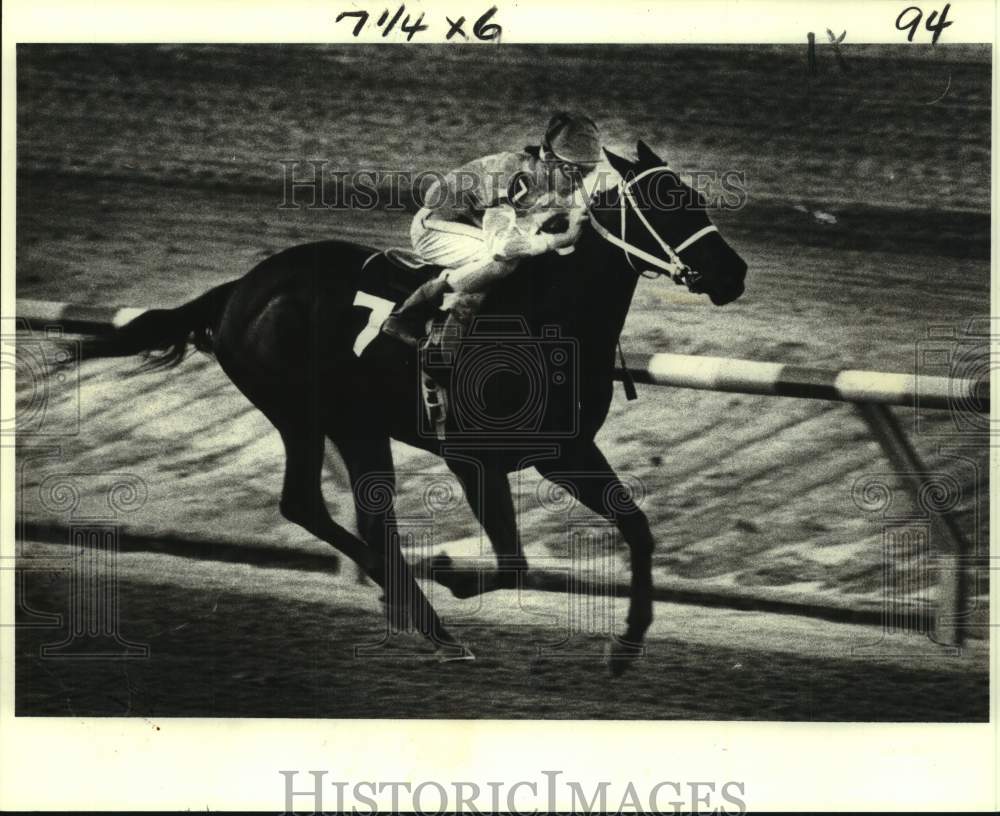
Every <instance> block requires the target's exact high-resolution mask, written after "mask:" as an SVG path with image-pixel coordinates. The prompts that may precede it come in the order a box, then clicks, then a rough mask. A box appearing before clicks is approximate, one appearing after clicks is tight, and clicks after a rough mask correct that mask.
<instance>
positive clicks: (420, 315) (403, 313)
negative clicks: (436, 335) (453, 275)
mask: <svg viewBox="0 0 1000 816" xmlns="http://www.w3.org/2000/svg"><path fill="white" fill-rule="evenodd" d="M451 291H452V288H451V285H450V284H449V283H448V281H447V280H445V279H443V278H440V277H437V278H432V279H431V280H429V281H426V282H425V283H422V284H421V285H420V286H418V287H417V289H416V290H415V291H414V292H413V294H412V295H410V296H409V297H408V298H407V299H406V300H404V301H403V303H402V305H400V306H399V308H397V309H396V310H395V311H393V313H392V314H390V315H389V317H388V318H386V320H385V322H384V323H383V324H382V331H383V332H384V333H385V334H388V335H389V336H390V337H395V338H397V339H398V340H402V341H403V342H404V343H406V344H407V345H410V346H419V345H420V342H421V340H423V338H424V337H426V336H427V321H428V320H430V319H431V318H432V317H434V315H435V314H437V312H438V310H439V309H440V308H441V299H442V298H443V297H444V296H445V295H446V294H448V293H449V292H451Z"/></svg>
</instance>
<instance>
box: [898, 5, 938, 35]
mask: <svg viewBox="0 0 1000 816" xmlns="http://www.w3.org/2000/svg"><path fill="white" fill-rule="evenodd" d="M950 9H951V3H947V4H945V7H944V8H943V9H942V10H941V15H940V17H939V16H938V13H937V12H936V11H932V12H931V13H930V14H928V15H927V22H926V23H924V27H925V28H926V29H927V30H928V31H930V32H931V33H932V37H931V45H934V44H935V43H936V42H937V41H938V37H940V36H941V32H942V31H944V30H945V29H946V28H947V27H948V26H950V25H951V22H950V21H949V20H948V11H949V10H950ZM923 16H924V13H923V11H922V10H921V9H920V7H919V6H907V7H906V8H905V9H903V10H902V11H901V12H900V13H899V16H898V17H897V18H896V28H898V29H899V30H900V31H906V29H910V33H909V34H907V35H906V41H907V42H913V38H914V37H915V36H916V34H917V29H919V28H920V20H921V19H922V18H923Z"/></svg>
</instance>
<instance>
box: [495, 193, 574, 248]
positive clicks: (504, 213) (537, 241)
mask: <svg viewBox="0 0 1000 816" xmlns="http://www.w3.org/2000/svg"><path fill="white" fill-rule="evenodd" d="M567 215H568V228H567V229H566V231H564V232H557V233H547V232H541V231H540V224H539V222H538V219H537V218H532V217H518V214H517V211H516V210H515V209H514V208H513V207H511V206H510V205H509V204H501V205H498V206H496V207H491V208H490V209H489V210H487V211H486V212H485V213H484V214H483V233H484V234H485V236H486V244H487V247H488V251H489V253H490V256H491V257H492V258H493V259H494V260H498V261H508V260H514V259H515V258H525V257H530V256H532V255H541V254H543V253H545V252H549V251H550V250H553V249H561V248H563V247H568V246H572V245H573V244H574V243H575V242H576V239H577V238H578V237H579V234H580V227H581V225H582V223H583V219H582V218H580V217H579V215H578V214H576V213H572V212H571V213H568V214H567ZM584 217H585V216H584Z"/></svg>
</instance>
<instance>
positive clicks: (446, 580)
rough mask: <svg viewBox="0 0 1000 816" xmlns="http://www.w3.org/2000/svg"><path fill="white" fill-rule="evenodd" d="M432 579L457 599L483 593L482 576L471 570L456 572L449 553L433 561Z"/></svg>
mask: <svg viewBox="0 0 1000 816" xmlns="http://www.w3.org/2000/svg"><path fill="white" fill-rule="evenodd" d="M430 567H431V577H432V578H433V579H434V580H435V581H437V582H438V583H439V584H441V585H442V586H443V587H445V588H447V589H449V590H451V594H452V595H454V596H455V597H456V598H463V599H464V598H472V597H473V596H475V595H481V594H482V592H483V589H482V585H481V583H482V581H481V576H480V574H479V573H478V572H475V571H470V570H456V569H455V562H454V561H452V560H451V556H450V555H448V554H447V553H440V554H438V555H435V556H434V557H433V558H432V559H431V564H430Z"/></svg>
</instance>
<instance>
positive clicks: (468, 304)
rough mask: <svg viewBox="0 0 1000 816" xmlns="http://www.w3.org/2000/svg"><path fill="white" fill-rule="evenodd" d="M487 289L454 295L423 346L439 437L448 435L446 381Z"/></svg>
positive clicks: (427, 400)
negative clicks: (440, 321)
mask: <svg viewBox="0 0 1000 816" xmlns="http://www.w3.org/2000/svg"><path fill="white" fill-rule="evenodd" d="M485 297H486V295H485V294H483V293H477V294H468V293H464V292H459V293H457V294H456V295H454V296H453V297H451V298H450V303H449V304H448V306H447V312H448V316H447V318H446V319H445V320H444V322H443V323H437V324H435V325H433V326H432V327H431V330H430V334H429V335H428V336H427V342H426V343H425V344H424V345H423V346H422V347H421V350H420V352H421V385H422V392H423V398H424V408H425V410H426V411H427V419H428V420H429V422H430V424H431V426H432V427H433V428H434V429H435V433H436V435H437V438H438V439H441V440H443V439H445V424H446V421H447V419H448V411H449V403H450V398H449V394H448V386H447V385H446V383H449V382H450V381H451V378H452V377H451V375H452V373H453V371H454V366H455V363H456V362H457V360H458V354H459V349H460V348H461V345H462V340H463V338H464V337H465V335H466V334H468V333H469V330H470V329H471V328H472V323H473V321H474V320H475V317H476V314H477V313H478V311H479V307H480V306H482V303H483V299H484V298H485Z"/></svg>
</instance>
